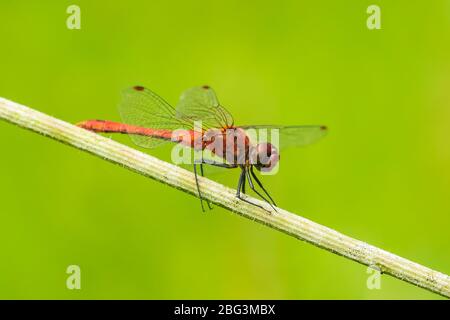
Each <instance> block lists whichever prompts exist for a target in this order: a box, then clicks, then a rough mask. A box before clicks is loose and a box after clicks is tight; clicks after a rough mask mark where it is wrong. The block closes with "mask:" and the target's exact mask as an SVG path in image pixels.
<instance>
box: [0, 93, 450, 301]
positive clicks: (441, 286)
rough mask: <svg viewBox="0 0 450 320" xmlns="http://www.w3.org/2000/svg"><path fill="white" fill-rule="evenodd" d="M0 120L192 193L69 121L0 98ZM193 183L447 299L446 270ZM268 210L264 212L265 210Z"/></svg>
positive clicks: (177, 177) (145, 158)
mask: <svg viewBox="0 0 450 320" xmlns="http://www.w3.org/2000/svg"><path fill="white" fill-rule="evenodd" d="M0 118H1V119H4V120H6V121H8V122H11V123H13V124H16V125H18V126H20V127H23V128H26V129H29V130H32V131H35V132H37V133H40V134H42V135H46V136H49V137H51V138H53V139H55V140H58V141H61V142H63V143H66V144H69V145H71V146H74V147H76V148H78V149H81V150H84V151H86V152H89V153H91V154H94V155H96V156H98V157H101V158H103V159H105V160H108V161H111V162H113V163H116V164H119V165H121V166H124V167H126V168H128V169H130V170H132V171H135V172H137V173H140V174H142V175H144V176H147V177H149V178H152V179H155V180H157V181H160V182H162V183H165V184H168V185H170V186H172V187H174V188H177V189H180V190H182V191H184V192H187V193H190V194H193V195H197V187H196V184H195V178H194V175H193V174H192V173H191V172H189V171H187V170H184V169H182V168H180V167H177V166H175V165H172V164H170V163H167V162H164V161H162V160H159V159H156V158H154V157H152V156H150V155H147V154H144V153H142V152H140V151H137V150H135V149H132V148H130V147H127V146H125V145H122V144H120V143H118V142H115V141H113V140H110V139H107V138H105V137H102V136H100V135H98V134H95V133H92V132H90V131H87V130H84V129H81V128H79V127H76V126H74V125H72V124H70V123H67V122H64V121H62V120H59V119H56V118H54V117H51V116H48V115H46V114H43V113H41V112H39V111H36V110H33V109H30V108H28V107H25V106H23V105H20V104H17V103H15V102H12V101H9V100H6V99H3V98H0ZM198 181H199V184H200V188H201V190H202V196H203V197H204V198H205V199H207V200H209V201H211V202H214V203H216V204H217V205H219V206H221V207H224V208H226V209H229V210H231V211H233V212H236V213H237V214H240V215H242V216H244V217H246V218H249V219H251V220H254V221H257V222H260V223H262V224H265V225H267V226H269V227H271V228H273V229H276V230H278V231H281V232H284V233H286V234H288V235H291V236H293V237H295V238H297V239H300V240H304V241H307V242H309V243H311V244H314V245H315V246H317V247H319V248H322V249H325V250H328V251H330V252H333V253H336V254H338V255H341V256H343V257H345V258H348V259H350V260H354V261H356V262H359V263H361V264H364V265H368V266H372V267H376V268H378V269H379V270H380V271H381V272H382V273H385V274H389V275H391V276H393V277H395V278H398V279H400V280H403V281H406V282H409V283H412V284H414V285H417V286H419V287H421V288H424V289H427V290H429V291H432V292H435V293H437V294H440V295H442V296H445V297H450V277H449V276H448V275H446V274H443V273H440V272H438V271H435V270H432V269H430V268H427V267H425V266H423V265H420V264H418V263H415V262H412V261H410V260H407V259H405V258H402V257H400V256H397V255H395V254H392V253H390V252H388V251H385V250H383V249H380V248H377V247H375V246H372V245H369V244H367V243H365V242H362V241H359V240H356V239H354V238H351V237H349V236H346V235H344V234H342V233H339V232H337V231H335V230H333V229H331V228H328V227H325V226H322V225H320V224H318V223H315V222H313V221H311V220H308V219H306V218H303V217H301V216H298V215H296V214H293V213H290V212H288V211H286V210H283V209H280V208H277V212H272V214H268V213H267V211H266V210H264V209H261V208H258V207H256V206H254V205H252V204H249V203H246V202H244V201H240V200H239V199H236V194H235V191H234V190H232V189H230V188H228V187H225V186H223V185H221V184H218V183H216V182H214V181H211V180H209V179H206V178H203V177H198ZM242 196H243V197H244V199H251V202H252V203H256V204H259V205H261V206H263V207H265V208H267V204H266V203H264V202H262V201H259V200H257V199H254V198H250V197H248V196H245V195H242ZM268 209H269V210H270V208H268Z"/></svg>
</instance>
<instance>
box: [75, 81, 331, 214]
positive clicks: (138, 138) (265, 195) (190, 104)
mask: <svg viewBox="0 0 450 320" xmlns="http://www.w3.org/2000/svg"><path fill="white" fill-rule="evenodd" d="M119 113H120V115H121V118H122V122H114V121H107V120H86V121H82V122H80V123H78V124H77V125H78V126H79V127H81V128H84V129H87V130H90V131H93V132H97V133H121V134H128V135H129V136H130V137H131V139H132V141H133V142H134V143H135V144H136V145H138V146H140V147H144V148H154V147H157V146H160V145H162V144H164V143H166V142H170V141H171V142H175V143H178V144H181V145H183V146H185V147H187V148H193V149H194V150H195V151H202V150H209V151H211V153H212V154H214V155H215V156H217V157H219V158H220V159H222V160H223V161H217V160H212V159H209V158H207V157H205V158H201V159H200V160H197V161H194V163H193V167H194V168H193V169H194V176H195V183H196V188H197V192H198V196H199V198H200V203H201V207H202V211H203V212H204V211H205V208H204V205H203V201H204V198H203V197H202V193H201V190H200V186H199V182H198V167H199V169H200V170H199V171H200V174H201V176H204V170H203V165H212V166H216V167H221V168H226V169H234V168H240V170H241V171H240V175H239V180H238V184H237V188H236V197H237V198H238V199H240V200H242V201H244V202H247V203H250V204H252V205H255V206H257V207H260V208H262V209H264V210H266V211H269V210H267V209H266V208H264V207H263V206H261V205H259V204H256V203H253V202H251V201H249V200H247V199H246V198H245V197H242V194H246V183H248V185H249V187H250V189H251V190H252V191H253V192H255V194H257V195H258V196H259V197H260V198H261V199H262V200H263V201H264V202H266V203H267V204H269V205H270V206H271V208H272V209H273V210H274V211H276V209H275V206H276V203H275V201H274V200H273V198H272V197H271V196H270V194H269V192H268V191H267V189H266V188H265V187H264V186H263V184H262V182H261V181H260V179H259V178H258V176H257V175H256V173H255V169H256V170H257V171H260V172H270V171H271V170H273V168H274V167H275V166H276V165H277V164H278V162H279V160H280V151H279V149H284V148H287V147H300V146H305V145H308V144H311V143H314V142H316V141H317V140H319V139H320V138H322V137H323V136H324V135H325V134H326V133H327V127H326V126H324V125H302V126H277V125H244V126H236V125H235V124H234V120H233V117H232V115H231V113H230V112H228V110H227V109H226V108H225V107H224V106H223V105H221V104H220V103H219V100H218V98H217V96H216V94H215V92H214V90H213V89H212V88H211V87H210V86H207V85H204V86H198V87H193V88H190V89H187V90H186V91H184V92H183V93H182V95H181V97H180V100H179V102H178V104H177V106H176V108H174V107H172V106H171V105H170V104H169V103H168V102H166V101H165V100H164V99H163V98H161V97H160V96H158V95H157V94H156V93H154V92H153V91H151V90H150V89H148V88H146V87H143V86H133V87H130V88H127V89H125V90H124V91H123V94H122V101H121V102H120V104H119ZM195 123H201V128H198V126H196V125H195ZM180 128H182V129H183V130H181V131H180ZM261 129H264V130H274V129H276V130H277V131H278V135H279V139H278V141H279V143H278V145H275V144H274V143H271V142H270V141H269V139H267V141H262V142H258V143H255V142H253V141H252V139H251V138H250V136H249V134H248V132H249V131H250V130H261ZM237 141H240V142H242V143H236V142H237ZM197 166H198V167H197ZM255 183H256V185H257V186H258V187H259V189H257V188H256V186H255ZM206 203H207V205H208V208H209V209H211V208H212V207H211V204H210V202H209V201H208V200H206ZM269 212H270V211H269Z"/></svg>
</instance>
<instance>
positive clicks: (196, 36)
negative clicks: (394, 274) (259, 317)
mask: <svg viewBox="0 0 450 320" xmlns="http://www.w3.org/2000/svg"><path fill="white" fill-rule="evenodd" d="M71 4H77V5H79V6H80V8H81V30H69V29H67V27H66V19H67V17H68V14H67V13H66V9H67V7H68V6H69V5H71ZM371 4H377V5H379V6H380V7H381V19H382V20H381V24H382V29H381V30H369V29H368V28H367V27H366V19H367V17H368V14H367V13H366V9H367V7H368V6H369V5H371ZM0 19H1V21H2V23H1V27H0V39H1V45H0V46H1V50H0V64H1V68H0V73H1V77H0V96H2V97H5V98H8V99H12V100H14V101H17V102H19V103H22V104H25V105H28V106H31V107H33V108H35V109H37V110H40V111H43V112H45V113H47V114H50V115H53V116H56V117H58V118H61V119H64V120H66V121H69V122H73V123H75V122H78V121H81V120H85V119H89V118H98V119H109V120H119V116H118V112H117V108H116V106H117V104H118V101H119V98H120V91H121V90H122V89H123V88H125V87H128V86H130V85H135V84H141V85H145V86H148V87H149V88H151V89H152V90H154V91H155V92H157V93H158V94H160V95H161V96H162V97H164V98H165V99H166V100H168V101H169V102H171V103H172V104H176V102H177V101H178V97H179V94H180V93H181V92H182V91H183V90H184V89H186V88H189V87H192V86H196V85H202V84H209V85H211V86H212V87H214V88H215V90H216V92H217V94H218V97H219V99H220V101H221V102H222V104H223V105H225V106H226V107H227V108H228V109H229V110H230V111H231V112H232V113H233V115H234V117H235V121H236V123H238V124H239V123H240V124H265V123H273V124H317V123H319V124H326V125H327V126H329V128H330V133H329V135H328V136H327V137H326V138H325V139H323V140H322V141H321V142H320V143H317V144H315V145H313V146H310V147H308V148H302V149H298V150H288V151H286V152H285V153H284V154H283V156H282V161H281V165H280V171H279V173H278V174H277V175H275V176H267V177H263V181H264V183H265V185H266V187H267V188H269V190H270V191H271V193H272V196H273V197H274V198H275V199H276V200H277V202H278V203H279V205H280V206H281V207H283V208H285V209H288V210H291V211H293V212H296V213H298V214H301V215H303V216H305V217H307V218H309V219H312V220H314V221H316V222H319V223H321V224H324V225H326V226H330V227H332V228H335V229H336V230H338V231H341V232H343V233H345V234H347V235H350V236H352V237H356V238H358V239H361V240H364V241H367V242H369V243H371V244H373V245H376V246H380V247H382V248H384V249H386V250H389V251H392V252H394V253H396V254H399V255H401V256H403V257H405V258H408V259H411V260H414V261H416V262H419V263H423V264H425V265H427V266H428V267H431V268H435V269H437V270H440V271H442V272H446V273H448V272H450V259H449V254H448V250H449V244H450V234H449V232H448V224H449V222H450V215H449V214H450V202H449V195H450V193H449V189H450V143H449V139H448V137H449V136H450V126H449V124H450V60H449V54H448V52H449V49H450V41H449V40H450V39H449V28H450V2H449V1H439V0H438V1H433V2H428V1H418V2H410V1H406V0H403V1H395V3H392V1H344V2H342V1H341V2H339V1H277V2H274V1H261V0H259V1H171V2H167V1H155V0H152V1H143V0H142V1H136V0H129V1H122V2H117V3H114V4H113V3H112V2H111V1H87V0H83V1H81V0H80V1H76V2H75V3H74V2H71V1H58V2H56V1H17V0H15V1H12V0H2V2H1V4H0ZM0 132H1V138H0V150H1V151H0V152H1V157H0V179H1V183H0V199H1V209H0V219H1V223H0V243H1V245H0V250H1V254H0V257H1V258H0V259H1V263H0V298H12V299H14V298H44V299H46V298H58V299H59V298H62V299H71V298H75V299H78V298H83V299H90V298H100V299H103V298H136V299H147V298H149V299H166V298H180V299H194V298H204V299H216V298H217V299H228V298H236V299H241V298H246V299H250V298H263V299H264V298H270V299H316V298H323V299H346V298H353V299H409V298H417V299H439V296H437V295H435V294H432V293H429V292H427V291H425V290H422V289H419V288H416V287H414V286H412V285H409V284H406V283H403V282H401V281H399V280H396V279H393V278H390V277H389V276H382V278H381V281H382V282H381V289H380V290H369V289H368V288H367V286H366V280H367V277H368V274H367V273H366V267H365V266H362V265H359V264H356V263H354V262H351V261H349V260H347V259H344V258H341V257H338V256H336V255H333V254H330V253H329V252H326V251H324V250H320V249H318V248H316V247H313V246H311V245H309V244H306V243H303V242H300V241H297V240H295V239H293V238H291V237H288V236H286V235H284V234H281V233H279V232H277V231H274V230H271V229H269V228H267V227H264V226H262V225H259V224H255V223H253V222H251V221H248V220H246V219H243V218H241V217H238V216H236V215H234V214H231V213H229V212H228V211H226V210H224V209H221V208H218V207H215V208H214V209H213V210H212V211H211V212H207V213H206V214H202V212H201V210H200V204H199V201H198V199H196V198H195V197H192V196H189V195H186V194H184V193H182V192H180V191H177V190H175V189H172V188H170V187H167V186H165V185H162V184H161V183H158V182H155V181H153V180H149V179H147V178H144V177H142V176H140V175H137V174H135V173H132V172H129V171H127V170H123V169H122V168H120V167H118V166H114V165H112V164H110V163H108V162H105V161H103V160H101V159H98V158H96V157H93V156H91V155H88V154H86V153H83V152H81V151H79V150H76V149H74V148H70V147H67V146H64V145H62V144H60V143H57V142H54V141H52V140H49V139H47V138H44V137H42V136H39V135H37V134H34V133H31V132H28V131H26V130H23V129H20V128H18V127H14V126H12V125H10V124H8V123H5V122H0ZM112 138H113V139H116V140H118V141H122V142H124V143H127V144H129V145H131V146H132V145H133V144H132V142H131V141H130V140H129V139H128V137H123V136H122V137H116V136H114V137H112ZM145 151H146V152H148V153H150V154H152V155H155V156H157V157H159V158H162V159H166V160H168V159H169V155H170V149H168V148H161V149H155V150H145ZM237 176H238V172H237V171H231V172H226V173H225V174H220V175H218V176H217V177H214V176H213V177H212V178H213V179H216V180H218V181H221V182H223V183H225V184H227V185H229V186H231V187H234V186H235V184H236V182H237ZM71 264H76V265H79V266H80V267H81V287H82V288H81V290H72V291H71V290H68V289H67V288H66V278H67V276H68V275H67V274H66V268H67V266H68V265H71Z"/></svg>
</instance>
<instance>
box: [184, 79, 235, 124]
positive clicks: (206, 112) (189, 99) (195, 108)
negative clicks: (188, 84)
mask: <svg viewBox="0 0 450 320" xmlns="http://www.w3.org/2000/svg"><path fill="white" fill-rule="evenodd" d="M176 110H177V117H178V118H180V119H186V120H188V121H191V122H193V121H202V126H203V128H205V129H210V128H227V127H230V126H232V125H233V117H232V116H231V114H230V113H229V112H228V111H227V110H226V109H225V108H224V107H223V106H221V105H220V103H219V100H218V99H217V96H216V94H215V92H214V90H213V89H212V88H211V87H209V86H202V87H194V88H190V89H188V90H186V91H184V92H183V94H182V95H181V97H180V101H179V102H178V105H177V109H176Z"/></svg>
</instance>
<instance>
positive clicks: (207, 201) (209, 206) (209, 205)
mask: <svg viewBox="0 0 450 320" xmlns="http://www.w3.org/2000/svg"><path fill="white" fill-rule="evenodd" d="M200 174H201V175H202V177H204V174H203V164H202V163H200ZM272 201H273V200H272ZM206 204H207V205H208V208H209V210H211V209H212V207H211V203H210V202H209V200H206Z"/></svg>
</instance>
